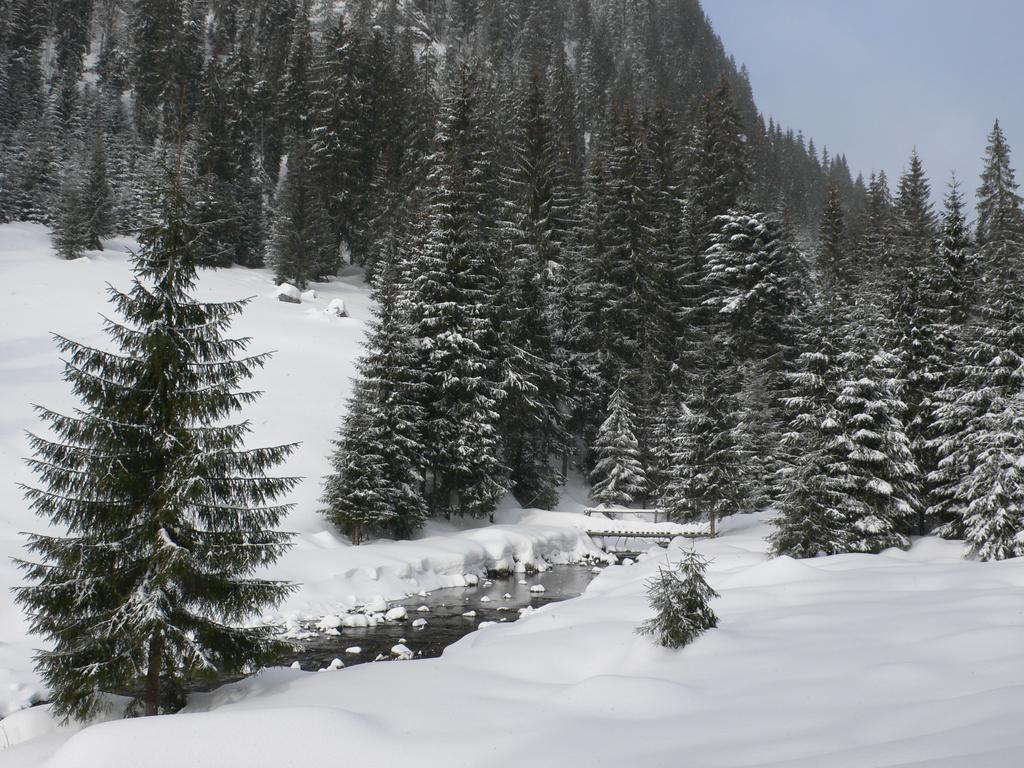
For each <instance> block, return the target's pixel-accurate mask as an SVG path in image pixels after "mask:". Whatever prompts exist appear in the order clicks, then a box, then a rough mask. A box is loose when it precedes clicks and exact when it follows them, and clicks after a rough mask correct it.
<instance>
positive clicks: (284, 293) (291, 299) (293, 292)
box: [274, 283, 302, 304]
mask: <svg viewBox="0 0 1024 768" xmlns="http://www.w3.org/2000/svg"><path fill="white" fill-rule="evenodd" d="M274 295H275V296H277V300H278V301H283V302H285V303H287V304H301V303H302V291H300V290H299V289H298V288H296V287H295V286H294V285H292V284H291V283H281V284H280V285H279V286H277V290H276V291H275V292H274Z"/></svg>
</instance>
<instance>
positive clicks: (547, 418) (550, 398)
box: [499, 76, 569, 509]
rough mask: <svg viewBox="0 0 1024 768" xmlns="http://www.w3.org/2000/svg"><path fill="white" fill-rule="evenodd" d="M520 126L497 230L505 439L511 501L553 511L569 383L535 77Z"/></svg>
mask: <svg viewBox="0 0 1024 768" xmlns="http://www.w3.org/2000/svg"><path fill="white" fill-rule="evenodd" d="M516 101H517V103H518V105H519V106H518V109H517V110H516V111H517V113H518V114H519V115H520V119H519V125H518V126H517V130H516V133H515V135H514V137H513V147H512V167H511V168H510V169H509V170H508V172H507V173H506V174H505V176H506V179H505V184H506V188H507V191H506V193H505V197H506V200H505V201H504V203H503V206H502V208H503V211H502V214H501V216H500V217H499V218H500V221H499V232H500V237H501V238H502V240H503V241H504V242H505V243H507V251H508V253H509V255H510V257H511V258H510V261H509V263H508V269H509V270H510V279H509V280H508V281H507V283H506V284H505V286H504V288H503V290H502V292H501V303H502V305H503V310H502V311H503V313H504V315H505V317H504V318H503V320H502V321H501V328H502V334H501V336H502V341H501V344H502V348H503V352H502V353H501V356H502V363H501V366H502V369H503V374H502V390H503V392H504V396H503V399H502V403H501V410H502V434H503V436H504V445H505V463H506V465H507V466H508V468H509V480H510V482H511V484H512V492H513V494H514V495H515V496H516V498H517V499H518V500H519V501H520V503H522V504H523V505H524V506H527V507H542V508H547V509H550V508H551V507H552V506H554V504H555V503H556V502H557V500H558V487H559V486H560V485H561V483H562V482H563V477H562V474H561V472H560V471H559V470H558V469H557V468H556V467H555V466H554V465H553V463H552V461H553V458H554V456H555V454H559V455H562V456H565V455H567V453H568V443H569V436H568V434H567V433H566V430H565V426H564V417H563V415H562V411H561V408H560V406H561V405H562V403H563V402H564V401H565V399H566V389H567V383H566V380H565V377H564V376H563V375H562V373H561V372H560V371H559V370H558V361H557V359H556V353H557V350H556V347H555V340H554V333H553V331H552V325H553V324H554V319H555V318H554V310H553V306H552V305H553V303H554V301H553V298H554V297H553V295H552V294H553V287H552V283H553V279H552V272H553V271H554V270H555V269H556V267H555V266H553V265H554V263H555V262H556V260H557V259H558V257H559V253H558V247H557V244H556V243H555V233H554V226H555V225H554V223H553V221H552V208H553V206H554V191H553V187H554V179H553V157H552V141H551V136H550V127H549V121H548V119H547V114H546V112H545V106H544V98H543V92H542V90H541V83H540V78H539V76H534V77H532V78H531V79H530V82H529V84H528V86H527V90H526V93H525V94H524V95H523V96H521V97H519V98H517V99H516Z"/></svg>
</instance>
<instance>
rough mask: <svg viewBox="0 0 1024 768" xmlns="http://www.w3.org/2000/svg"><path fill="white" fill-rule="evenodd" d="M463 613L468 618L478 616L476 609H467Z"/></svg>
mask: <svg viewBox="0 0 1024 768" xmlns="http://www.w3.org/2000/svg"><path fill="white" fill-rule="evenodd" d="M462 615H463V616H465V617H466V618H467V619H472V618H473V617H474V616H476V611H466V612H465V613H463V614H462Z"/></svg>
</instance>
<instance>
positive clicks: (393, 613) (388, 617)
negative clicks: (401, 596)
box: [384, 605, 409, 621]
mask: <svg viewBox="0 0 1024 768" xmlns="http://www.w3.org/2000/svg"><path fill="white" fill-rule="evenodd" d="M408 617H409V612H408V611H407V610H406V609H405V606H402V605H396V606H395V607H394V608H391V609H389V610H388V612H387V613H385V614H384V620H385V621H405V620H406V619H407V618H408Z"/></svg>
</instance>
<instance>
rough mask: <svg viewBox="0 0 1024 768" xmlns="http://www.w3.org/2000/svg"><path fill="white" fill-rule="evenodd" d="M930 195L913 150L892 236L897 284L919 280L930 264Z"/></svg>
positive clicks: (932, 216) (932, 226) (932, 241)
mask: <svg viewBox="0 0 1024 768" xmlns="http://www.w3.org/2000/svg"><path fill="white" fill-rule="evenodd" d="M931 195H932V190H931V184H929V182H928V177H927V176H926V175H925V172H924V165H923V164H922V163H921V158H920V156H919V155H918V154H917V150H916V149H915V150H914V152H913V153H912V154H911V155H910V164H909V166H908V167H907V170H906V171H905V172H904V173H903V175H902V176H901V177H900V183H899V190H898V193H897V195H896V205H895V210H894V213H895V222H894V239H895V247H896V252H897V260H898V263H897V265H896V273H895V274H894V275H893V277H892V279H894V280H896V281H897V284H906V283H907V282H910V281H912V280H915V279H921V278H922V277H923V270H926V269H927V268H928V267H930V266H931V264H932V259H933V252H934V248H935V234H936V233H935V214H934V213H933V212H932V203H931Z"/></svg>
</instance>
